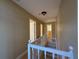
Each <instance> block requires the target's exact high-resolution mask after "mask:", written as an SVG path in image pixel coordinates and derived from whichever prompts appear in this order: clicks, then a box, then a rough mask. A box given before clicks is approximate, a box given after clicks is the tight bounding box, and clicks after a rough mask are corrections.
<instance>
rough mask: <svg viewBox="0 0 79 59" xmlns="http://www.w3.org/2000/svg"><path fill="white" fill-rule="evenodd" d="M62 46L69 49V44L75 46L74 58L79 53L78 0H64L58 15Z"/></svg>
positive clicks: (75, 58)
mask: <svg viewBox="0 0 79 59" xmlns="http://www.w3.org/2000/svg"><path fill="white" fill-rule="evenodd" d="M58 21H59V22H58V24H59V26H60V29H59V31H60V32H59V34H58V35H59V36H60V37H59V38H58V39H60V47H61V48H62V49H63V50H68V47H69V46H73V48H74V59H78V58H77V57H78V55H77V52H78V51H77V49H78V47H77V45H78V44H77V0H62V3H61V6H60V13H59V16H58Z"/></svg>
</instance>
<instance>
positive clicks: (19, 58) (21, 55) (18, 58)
mask: <svg viewBox="0 0 79 59" xmlns="http://www.w3.org/2000/svg"><path fill="white" fill-rule="evenodd" d="M26 53H27V50H25V51H24V52H23V53H22V54H20V55H19V56H17V58H16V59H21V57H23V56H24V55H25V54H26Z"/></svg>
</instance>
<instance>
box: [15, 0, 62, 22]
mask: <svg viewBox="0 0 79 59" xmlns="http://www.w3.org/2000/svg"><path fill="white" fill-rule="evenodd" d="M13 1H15V2H16V3H18V4H19V5H20V6H21V7H23V8H24V9H25V10H27V11H28V12H29V13H31V14H32V15H34V16H35V17H37V18H38V19H40V20H42V21H46V22H49V20H53V18H55V17H56V16H57V14H58V10H59V6H60V2H61V0H13ZM42 11H46V12H47V14H46V15H45V16H43V15H42V14H41V12H42Z"/></svg>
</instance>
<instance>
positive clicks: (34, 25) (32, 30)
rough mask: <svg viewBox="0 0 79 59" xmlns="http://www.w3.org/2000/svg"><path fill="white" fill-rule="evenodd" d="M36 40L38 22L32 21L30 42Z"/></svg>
mask: <svg viewBox="0 0 79 59" xmlns="http://www.w3.org/2000/svg"><path fill="white" fill-rule="evenodd" d="M35 39H36V21H34V20H32V19H30V42H33V41H34V40H35Z"/></svg>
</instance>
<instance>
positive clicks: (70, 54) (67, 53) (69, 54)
mask: <svg viewBox="0 0 79 59" xmlns="http://www.w3.org/2000/svg"><path fill="white" fill-rule="evenodd" d="M69 48H70V51H61V50H57V49H53V48H48V47H43V46H39V45H35V44H31V43H29V44H28V59H35V58H34V55H33V54H34V49H37V50H38V54H37V55H38V58H37V59H40V53H39V52H40V51H44V58H45V59H46V53H47V52H49V53H52V59H55V55H60V56H62V59H65V57H68V58H69V59H74V58H73V49H72V48H71V47H69ZM31 49H32V53H33V54H31ZM31 55H32V57H31Z"/></svg>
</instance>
